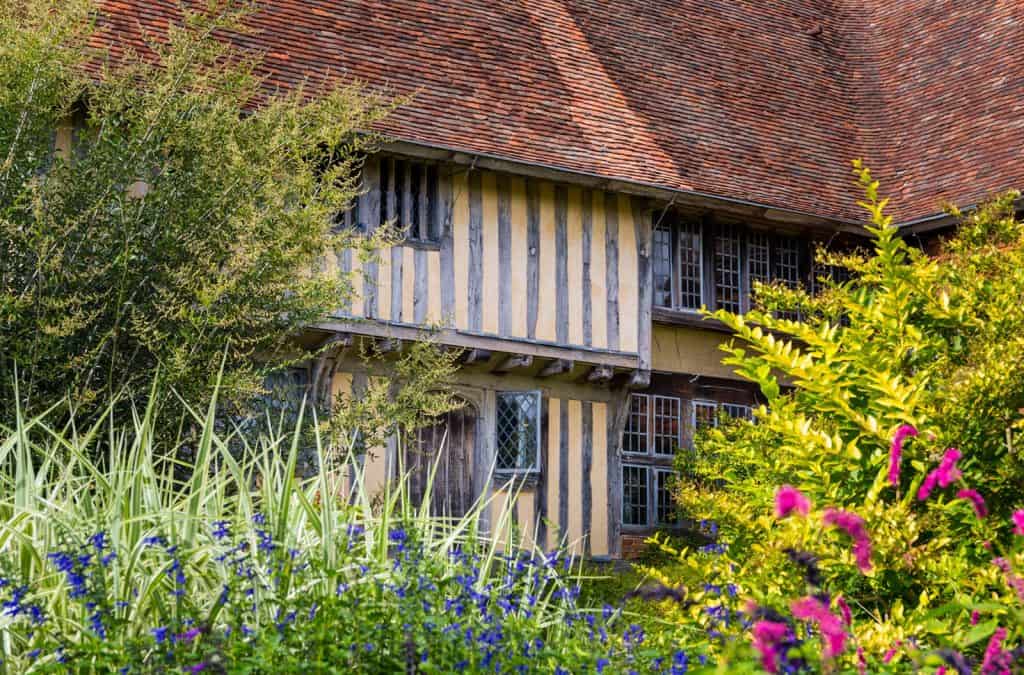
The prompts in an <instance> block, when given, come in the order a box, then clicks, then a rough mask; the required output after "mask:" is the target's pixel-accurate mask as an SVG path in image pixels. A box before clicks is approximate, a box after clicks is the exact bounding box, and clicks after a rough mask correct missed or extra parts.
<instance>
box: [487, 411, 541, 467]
mask: <svg viewBox="0 0 1024 675" xmlns="http://www.w3.org/2000/svg"><path fill="white" fill-rule="evenodd" d="M497 403H498V405H497V415H496V419H495V441H496V443H495V445H496V451H497V468H498V469H499V470H503V471H530V470H534V469H536V468H537V450H538V444H539V437H538V432H539V429H540V393H539V392H535V391H528V392H500V393H499V394H498V400H497Z"/></svg>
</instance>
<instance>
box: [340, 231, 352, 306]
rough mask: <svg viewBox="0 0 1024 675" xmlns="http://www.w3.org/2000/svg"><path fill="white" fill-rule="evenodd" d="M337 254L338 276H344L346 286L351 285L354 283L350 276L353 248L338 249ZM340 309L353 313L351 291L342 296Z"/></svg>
mask: <svg viewBox="0 0 1024 675" xmlns="http://www.w3.org/2000/svg"><path fill="white" fill-rule="evenodd" d="M336 255H337V256H338V276H339V277H342V278H344V279H345V281H346V286H349V285H351V283H352V279H351V277H350V275H351V274H352V249H351V248H348V247H346V248H344V249H342V250H340V251H337V253H336ZM350 290H352V289H350ZM340 309H341V313H342V315H344V316H351V315H352V294H351V293H346V295H345V297H344V298H342V300H341V307H340Z"/></svg>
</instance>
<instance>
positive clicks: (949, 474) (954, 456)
mask: <svg viewBox="0 0 1024 675" xmlns="http://www.w3.org/2000/svg"><path fill="white" fill-rule="evenodd" d="M962 456H963V455H962V454H961V453H960V451H959V450H957V449H956V448H949V449H948V450H946V453H945V454H944V455H943V456H942V461H940V462H939V466H938V467H936V468H935V469H933V470H932V472H931V473H929V474H928V475H927V476H925V477H924V482H923V483H921V487H920V489H919V490H918V491H917V498H918V500H920V501H922V502H923V501H924V500H926V499H928V497H929V496H931V494H932V490H934V489H935V486H936V485H938V486H939V487H949V486H950V485H951V484H952V483H953V481H955V480H956V479H957V478H959V477H960V476H961V473H960V469H958V468H956V462H957V460H958V459H960V458H961V457H962Z"/></svg>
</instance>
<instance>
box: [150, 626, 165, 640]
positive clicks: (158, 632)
mask: <svg viewBox="0 0 1024 675" xmlns="http://www.w3.org/2000/svg"><path fill="white" fill-rule="evenodd" d="M149 632H150V633H152V634H153V639H154V640H156V643H157V644H162V643H163V642H164V640H166V639H167V626H159V627H157V628H153V629H152V630H150V631H149Z"/></svg>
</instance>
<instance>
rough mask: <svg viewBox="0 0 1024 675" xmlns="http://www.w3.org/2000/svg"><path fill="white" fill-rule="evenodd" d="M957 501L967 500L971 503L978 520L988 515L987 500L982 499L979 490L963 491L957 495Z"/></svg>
mask: <svg viewBox="0 0 1024 675" xmlns="http://www.w3.org/2000/svg"><path fill="white" fill-rule="evenodd" d="M956 498H957V499H965V500H967V501H969V502H970V503H971V506H973V507H974V515H976V516H978V518H984V517H985V516H987V515H988V507H986V506H985V500H984V499H982V497H981V494H979V493H978V491H977V490H971V489H963V490H960V491H959V492H957V493H956Z"/></svg>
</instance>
